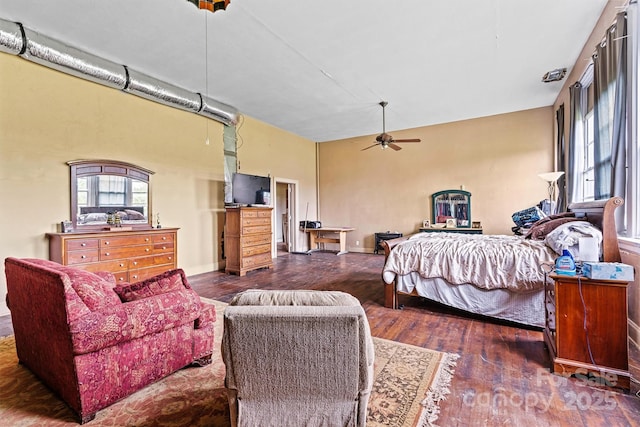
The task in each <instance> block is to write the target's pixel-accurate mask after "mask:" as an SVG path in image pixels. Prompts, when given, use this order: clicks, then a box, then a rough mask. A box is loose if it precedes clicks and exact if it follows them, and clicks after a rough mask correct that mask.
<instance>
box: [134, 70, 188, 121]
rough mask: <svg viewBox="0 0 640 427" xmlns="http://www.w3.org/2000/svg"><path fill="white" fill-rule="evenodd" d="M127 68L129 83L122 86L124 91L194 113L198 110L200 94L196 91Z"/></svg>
mask: <svg viewBox="0 0 640 427" xmlns="http://www.w3.org/2000/svg"><path fill="white" fill-rule="evenodd" d="M127 70H128V71H129V83H128V84H127V87H126V88H124V91H125V92H129V93H132V94H134V95H138V96H140V97H142V98H146V99H148V100H150V101H156V102H160V103H162V104H165V105H168V106H170V107H176V108H180V109H182V110H186V111H191V112H194V113H197V112H198V111H199V110H200V96H199V95H198V94H197V93H193V92H189V91H187V90H184V89H182V88H179V87H177V86H173V85H172V84H169V83H165V82H163V81H161V80H158V79H156V78H153V77H151V76H148V75H146V74H144V73H141V72H139V71H136V70H132V69H130V68H127Z"/></svg>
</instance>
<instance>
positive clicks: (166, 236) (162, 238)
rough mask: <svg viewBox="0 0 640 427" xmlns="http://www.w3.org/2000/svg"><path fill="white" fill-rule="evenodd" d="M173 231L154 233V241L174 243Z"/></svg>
mask: <svg viewBox="0 0 640 427" xmlns="http://www.w3.org/2000/svg"><path fill="white" fill-rule="evenodd" d="M173 236H174V234H173V233H163V234H154V235H153V237H152V241H153V243H169V242H170V243H171V244H173Z"/></svg>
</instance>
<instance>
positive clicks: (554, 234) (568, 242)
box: [544, 221, 602, 258]
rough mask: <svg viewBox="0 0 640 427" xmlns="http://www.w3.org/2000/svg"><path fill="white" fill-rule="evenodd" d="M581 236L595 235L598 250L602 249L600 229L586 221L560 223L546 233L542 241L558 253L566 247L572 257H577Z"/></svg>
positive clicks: (560, 253)
mask: <svg viewBox="0 0 640 427" xmlns="http://www.w3.org/2000/svg"><path fill="white" fill-rule="evenodd" d="M581 237H595V238H596V240H597V242H598V252H599V253H600V252H601V251H602V231H600V230H599V229H598V228H597V227H595V226H594V225H593V224H591V223H589V222H587V221H571V222H567V223H565V224H561V225H559V226H558V227H556V228H555V230H553V231H551V232H550V233H549V234H547V237H545V239H544V242H545V243H546V244H547V246H549V247H550V248H551V249H553V250H554V252H556V253H557V254H558V255H562V250H563V249H568V250H569V252H570V253H571V255H572V256H573V257H574V258H579V255H580V251H579V246H578V243H579V241H580V238H581Z"/></svg>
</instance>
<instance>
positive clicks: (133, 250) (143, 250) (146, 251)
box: [100, 245, 153, 261]
mask: <svg viewBox="0 0 640 427" xmlns="http://www.w3.org/2000/svg"><path fill="white" fill-rule="evenodd" d="M152 252H153V246H152V245H140V246H120V247H118V246H113V247H102V248H100V261H107V260H111V259H120V258H131V257H137V256H141V255H151V254H152Z"/></svg>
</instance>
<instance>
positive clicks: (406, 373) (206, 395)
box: [0, 300, 458, 427]
mask: <svg viewBox="0 0 640 427" xmlns="http://www.w3.org/2000/svg"><path fill="white" fill-rule="evenodd" d="M210 301H211V302H212V303H214V304H215V305H216V308H217V312H218V313H217V318H218V319H217V322H216V331H215V334H216V335H215V336H216V343H215V347H216V349H217V351H218V354H214V357H213V360H214V361H213V363H212V364H211V365H208V366H206V367H202V368H197V367H194V368H185V369H182V370H180V371H178V372H176V373H174V374H172V375H170V376H168V377H166V378H164V379H163V380H161V381H159V382H157V383H155V384H152V385H150V386H148V387H146V388H144V389H142V390H140V391H138V392H136V393H134V394H132V395H131V396H129V397H127V398H125V399H123V400H121V401H119V402H116V403H115V404H113V405H111V406H110V407H108V408H106V409H103V410H101V411H99V412H98V413H97V415H96V418H95V419H94V420H93V421H91V422H90V423H87V424H85V425H87V426H114V427H116V426H117V427H121V426H128V427H134V426H135V427H137V426H140V427H142V426H144V427H147V426H167V427H177V426H215V427H224V426H229V425H230V422H229V407H228V404H227V397H226V393H225V390H224V373H225V368H224V364H223V363H222V358H221V356H220V354H219V351H220V339H221V338H222V313H223V310H224V307H225V306H226V304H224V303H222V302H218V301H213V300H210ZM374 344H375V353H376V360H375V383H374V386H373V392H372V394H371V397H370V400H369V406H368V412H369V413H368V418H367V426H370V427H371V426H393V427H405V426H406V427H409V426H412V427H413V426H432V425H434V423H435V421H436V419H437V417H438V404H439V402H440V401H441V400H443V399H444V398H445V397H446V395H447V394H448V393H449V384H450V382H451V379H452V376H453V369H454V366H455V363H456V360H457V358H458V356H457V355H454V354H448V353H441V352H437V351H433V350H428V349H424V348H420V347H415V346H411V345H405V344H401V343H397V342H394V341H388V340H383V339H380V338H374ZM0 425H2V426H24V427H26V426H34V427H35V426H38V427H40V426H73V425H78V424H77V419H76V418H75V416H74V414H73V412H71V410H70V409H69V408H68V407H67V406H66V404H64V403H63V402H62V401H61V400H60V399H58V398H57V397H56V396H55V395H54V394H53V393H52V392H51V391H50V390H49V389H48V388H47V387H46V386H44V385H43V384H42V383H41V382H40V381H39V380H38V379H37V378H36V377H35V376H34V375H33V374H32V373H31V372H30V371H29V370H28V369H26V368H25V367H23V366H22V365H19V364H18V358H17V356H16V349H15V341H14V339H13V337H12V336H9V337H6V338H0Z"/></svg>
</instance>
